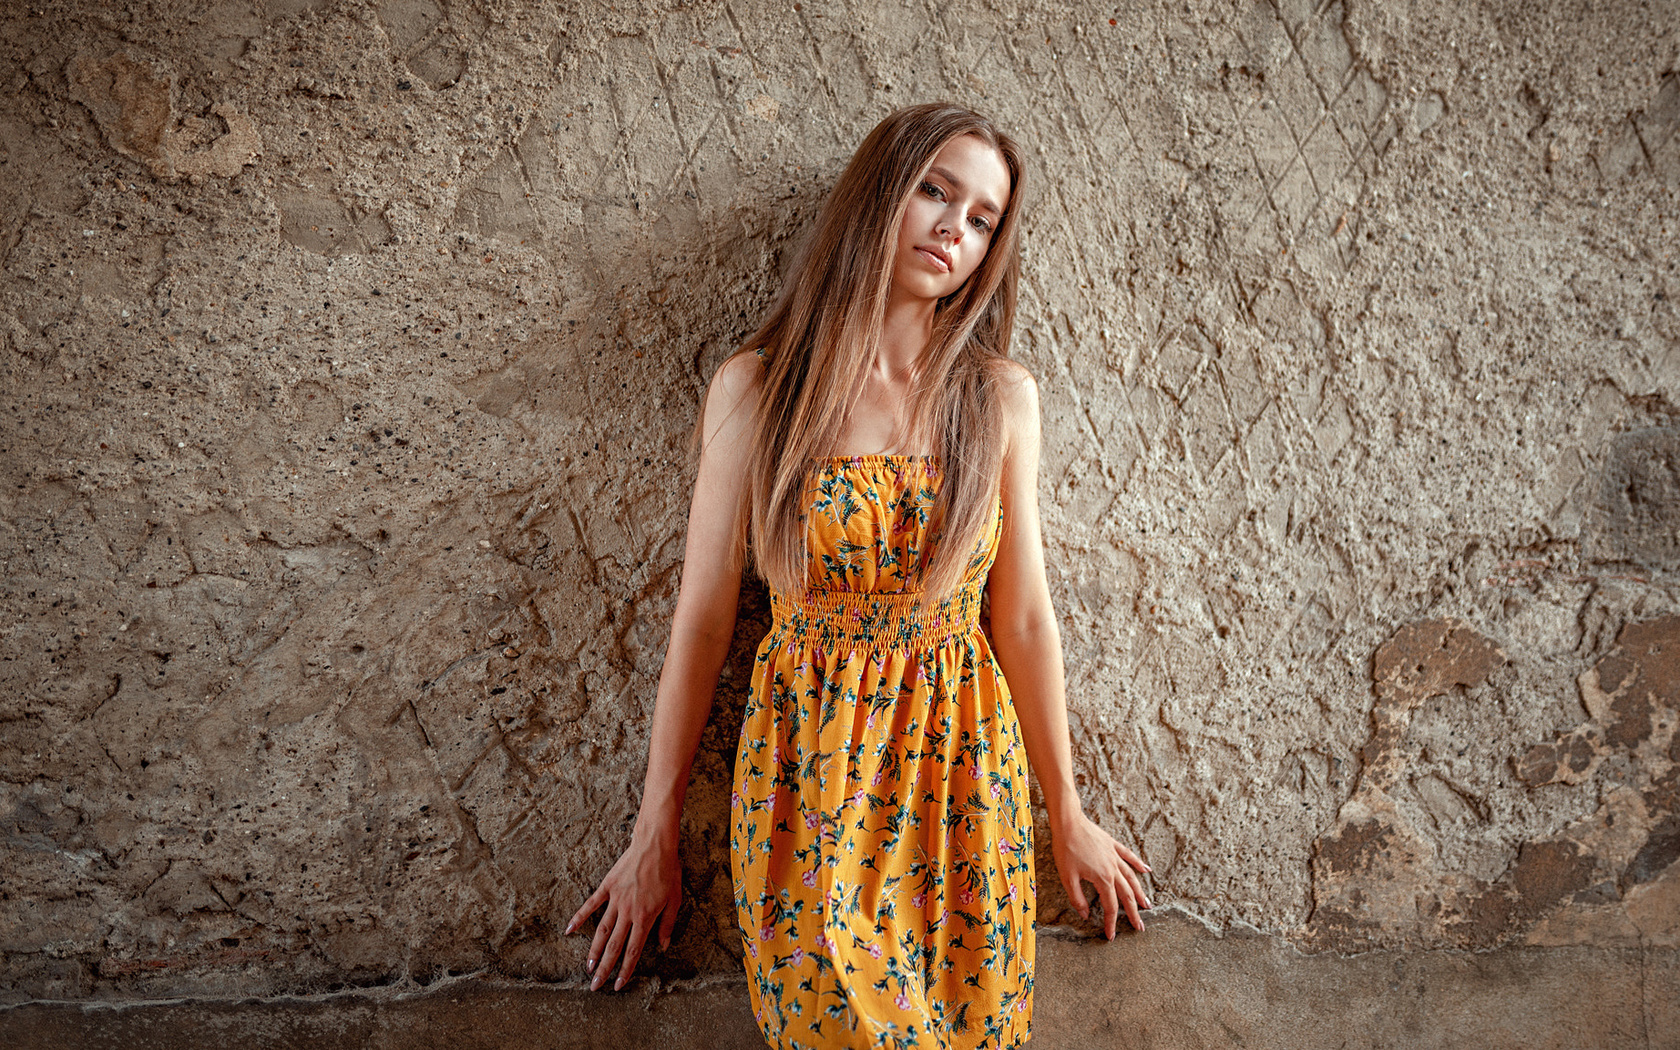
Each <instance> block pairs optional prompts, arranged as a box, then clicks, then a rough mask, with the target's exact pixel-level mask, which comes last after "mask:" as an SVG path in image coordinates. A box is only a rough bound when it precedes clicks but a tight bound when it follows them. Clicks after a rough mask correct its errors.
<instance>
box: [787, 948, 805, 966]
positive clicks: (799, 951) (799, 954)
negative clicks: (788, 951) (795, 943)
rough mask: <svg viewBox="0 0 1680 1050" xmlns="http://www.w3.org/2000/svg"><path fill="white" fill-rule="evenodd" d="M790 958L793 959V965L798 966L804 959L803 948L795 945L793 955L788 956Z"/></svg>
mask: <svg viewBox="0 0 1680 1050" xmlns="http://www.w3.org/2000/svg"><path fill="white" fill-rule="evenodd" d="M790 958H791V959H792V960H793V965H795V966H798V965H799V964H800V963H802V962H804V961H805V949H803V948H797V947H796V948H794V949H793V955H792V956H790Z"/></svg>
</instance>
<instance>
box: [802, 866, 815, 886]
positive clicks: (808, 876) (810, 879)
mask: <svg viewBox="0 0 1680 1050" xmlns="http://www.w3.org/2000/svg"><path fill="white" fill-rule="evenodd" d="M799 881H800V882H803V883H804V884H805V885H806V886H807V887H810V886H815V885H816V884H817V869H816V868H812V869H811V870H810V871H807V872H806V873H805V874H804V876H803V877H802V878H800V880H799Z"/></svg>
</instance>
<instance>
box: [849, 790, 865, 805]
mask: <svg viewBox="0 0 1680 1050" xmlns="http://www.w3.org/2000/svg"><path fill="white" fill-rule="evenodd" d="M867 797H868V796H867V795H866V794H865V792H864V790H863V789H862V788H858V790H857V793H856V794H854V795H853V796H852V805H854V806H861V805H863V800H864V799H865V798H867Z"/></svg>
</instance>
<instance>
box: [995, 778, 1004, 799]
mask: <svg viewBox="0 0 1680 1050" xmlns="http://www.w3.org/2000/svg"><path fill="white" fill-rule="evenodd" d="M1001 794H1003V785H1001V784H999V783H998V782H997V781H995V780H994V781H992V797H993V798H997V797H998V796H999V795H1001Z"/></svg>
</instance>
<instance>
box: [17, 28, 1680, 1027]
mask: <svg viewBox="0 0 1680 1050" xmlns="http://www.w3.org/2000/svg"><path fill="white" fill-rule="evenodd" d="M1677 27H1680V5H1676V4H1674V3H1672V2H1661V3H1643V4H1641V3H1635V2H1632V0H1624V2H1619V3H1611V4H1586V3H1578V4H1568V3H1561V2H1559V3H1529V2H1521V3H1519V2H1515V0H1506V2H1489V3H1480V4H1476V3H1462V2H1456V0H1454V2H1448V0H1440V2H1435V0H1417V2H1414V3H1409V4H1402V3H1382V4H1376V3H1362V2H1361V3H1347V2H1344V0H1331V2H1329V3H1313V2H1309V0H1303V2H1287V3H1281V4H1279V5H1272V4H1267V3H1250V2H1243V3H1237V4H1227V3H1218V2H1210V0H1193V2H1190V3H1185V4H1174V5H1161V6H1153V7H1147V8H1146V7H1144V6H1142V5H1120V6H1119V7H1099V6H1094V5H1086V6H1062V5H1059V4H1048V3H1041V4H1035V5H1022V4H1015V3H1011V2H991V3H970V2H964V0H957V2H954V3H950V4H946V3H939V4H932V3H927V4H917V5H912V6H904V7H896V6H894V7H888V8H883V9H879V10H877V9H875V8H874V7H872V6H870V5H850V4H842V3H832V2H829V0H802V2H801V3H798V4H793V3H777V4H770V3H720V2H713V0H701V2H698V3H693V4H688V5H683V6H680V7H677V8H660V7H653V6H646V7H639V6H636V5H635V4H632V3H620V4H617V5H614V6H611V7H608V6H606V5H604V4H592V3H578V4H562V3H558V2H535V0H533V2H522V3H513V2H507V3H490V2H482V3H478V2H475V3H467V2H460V3H456V2H445V0H387V2H374V3H367V2H353V0H342V2H341V0H226V2H221V3H212V2H208V0H206V2H199V3H189V2H165V0H158V2H154V3H149V4H148V3H135V4H128V5H106V4H94V3H85V2H83V3H77V2H73V0H59V2H55V0H37V2H35V3H32V4H29V5H18V4H14V5H8V6H6V7H5V9H4V10H3V11H0V83H4V85H5V90H4V92H3V94H0V173H3V174H0V362H3V367H4V372H3V380H0V384H3V385H0V420H3V424H0V502H3V504H4V515H3V518H4V521H3V523H0V530H3V533H0V537H3V538H0V613H3V619H0V623H3V624H4V628H3V630H4V643H3V646H0V669H3V670H0V674H3V676H4V678H3V681H0V871H4V872H5V876H4V879H3V880H0V995H3V996H4V997H5V998H6V1001H9V1002H12V1003H21V1002H26V1001H30V1000H40V999H73V1000H75V999H104V1000H129V999H136V998H143V997H155V996H175V995H194V996H209V997H215V996H236V995H237V996H246V995H274V994H289V993H304V992H319V991H325V990H331V989H335V988H337V989H342V988H365V987H373V986H384V987H389V988H398V989H412V988H417V987H420V986H424V985H428V984H431V983H433V982H435V981H438V980H439V979H443V978H447V977H448V976H450V975H452V974H462V973H480V974H486V975H491V976H494V977H497V978H514V979H521V978H537V979H541V980H544V981H561V982H575V981H577V980H578V979H579V978H580V977H581V962H582V956H583V948H584V942H583V941H582V940H581V939H577V938H573V939H563V938H561V937H560V936H559V927H560V926H561V925H562V924H563V922H564V920H565V918H566V917H568V916H569V914H570V912H571V910H572V909H573V908H574V907H575V906H576V904H577V902H578V901H580V900H581V898H582V896H583V895H584V894H585V893H586V892H587V891H588V889H589V888H590V887H592V886H593V884H594V883H595V881H596V880H597V879H598V878H599V876H600V875H601V874H602V873H603V872H604V871H605V870H606V867H607V866H608V864H609V863H610V861H611V859H612V858H613V856H615V855H616V853H617V851H618V850H619V849H620V848H621V847H622V846H623V844H624V842H625V841H626V836H627V833H628V829H629V826H630V822H631V821H632V819H633V817H634V813H635V808H636V803H637V792H638V788H639V785H640V780H641V772H642V761H643V756H644V754H645V747H646V740H647V730H648V721H649V715H650V714H651V708H652V699H653V691H654V680H655V675H656V673H657V670H658V667H659V664H660V659H661V656H662V653H663V646H664V644H665V636H666V630H667V620H668V617H669V614H670V611H671V608H672V602H673V599H674V592H675V587H676V582H677V575H678V570H679V566H680V559H681V555H682V526H683V520H684V512H685V509H686V502H687V498H688V485H689V478H690V471H691V460H690V446H689V438H690V430H691V427H692V425H693V421H694V419H695V414H696V409H697V404H698V398H699V395H700V393H701V391H702V390H703V387H704V383H705V381H706V379H707V378H708V377H709V376H710V373H711V371H712V369H713V368H714V367H715V366H716V364H717V363H718V362H719V361H720V360H721V359H722V358H723V357H724V356H725V355H726V354H727V353H729V352H730V351H731V350H732V348H733V347H734V346H735V345H736V344H737V342H738V340H739V339H740V338H741V337H742V336H743V335H745V334H746V333H747V332H748V331H750V330H751V329H752V327H754V325H755V323H756V321H757V319H758V318H759V316H760V314H761V312H762V310H763V309H764V307H765V305H766V303H767V301H768V298H769V296H770V295H771V294H772V292H773V290H774V288H775V286H776V284H777V278H778V274H779V272H780V267H781V266H782V265H783V262H784V260H785V259H786V258H787V256H788V253H789V251H790V249H791V247H792V246H793V245H794V244H795V243H796V242H797V238H798V236H799V235H800V233H801V232H802V231H803V229H804V228H805V226H806V223H807V221H808V219H809V218H810V216H811V215H812V214H813V213H814V210H815V208H816V207H817V205H818V204H819V202H820V200H821V196H822V194H823V192H824V191H825V189H826V188H827V187H828V185H829V184H830V183H831V181H832V180H833V178H834V177H835V175H836V174H837V172H838V170H839V168H840V166H841V165H842V164H843V163H844V161H845V159H846V158H847V156H848V155H849V154H850V152H851V150H852V149H853V148H854V147H855V145H856V144H857V142H858V141H859V140H860V139H861V137H862V136H863V134H864V133H865V132H866V131H867V130H868V128H869V127H870V126H871V125H872V124H873V123H874V122H875V121H876V120H878V119H879V118H880V117H881V116H882V115H884V114H885V113H886V112H887V111H889V110H890V109H891V108H893V107H895V106H897V105H900V104H902V103H905V102H909V101H914V100H923V99H927V98H933V97H949V98H954V99H957V100H960V101H963V102H967V103H970V104H972V105H975V106H977V107H979V108H981V109H983V110H985V111H986V112H988V113H990V114H992V115H993V116H994V117H995V118H996V119H997V120H998V121H999V122H1000V123H1001V124H1002V125H1003V126H1004V127H1006V128H1007V129H1010V130H1011V131H1012V132H1013V133H1015V134H1016V135H1017V137H1019V138H1020V139H1021V140H1023V141H1024V142H1025V143H1026V144H1027V146H1028V152H1029V154H1030V156H1031V157H1032V159H1033V161H1034V164H1035V175H1036V176H1037V183H1036V184H1037V189H1036V192H1035V193H1034V194H1033V195H1032V199H1031V200H1030V201H1029V202H1028V207H1029V209H1030V215H1029V218H1028V219H1027V224H1026V262H1027V279H1026V284H1025V287H1024V289H1023V303H1022V306H1023V309H1022V316H1021V321H1020V327H1019V330H1018V334H1017V343H1016V347H1017V356H1018V357H1019V358H1020V359H1021V360H1022V361H1024V362H1025V363H1026V364H1027V365H1028V366H1029V367H1030V368H1031V369H1032V370H1033V371H1034V373H1035V374H1036V375H1037V376H1038V377H1039V381H1040V384H1041V389H1042V392H1043V401H1044V406H1045V413H1046V418H1045V426H1046V455H1045V462H1044V464H1043V470H1042V479H1041V494H1042V498H1043V501H1044V508H1045V532H1046V539H1047V543H1048V545H1049V552H1048V553H1049V561H1050V564H1051V575H1052V586H1053V588H1054V593H1055V597H1056V600H1057V602H1058V609H1059V612H1060V614H1061V617H1062V626H1063V632H1064V640H1065V644H1066V650H1067V658H1068V665H1069V678H1070V695H1069V704H1070V708H1071V713H1072V721H1073V726H1074V751H1075V762H1076V767H1077V772H1078V777H1079V781H1080V785H1081V788H1082V791H1083V795H1084V798H1085V801H1086V805H1087V808H1088V809H1089V810H1090V811H1091V812H1093V813H1094V815H1096V816H1097V817H1098V818H1099V819H1100V820H1101V821H1102V822H1103V823H1104V824H1105V825H1106V826H1108V827H1109V828H1111V829H1112V830H1113V831H1114V832H1115V833H1117V834H1118V835H1120V836H1121V837H1122V838H1124V839H1126V840H1129V841H1131V842H1133V843H1135V844H1137V845H1138V846H1139V848H1140V849H1141V850H1142V851H1143V852H1144V853H1145V854H1146V856H1147V857H1148V858H1149V859H1150V861H1151V862H1152V863H1153V865H1154V868H1155V872H1156V876H1155V879H1156V881H1155V884H1154V889H1153V899H1154V900H1155V901H1156V902H1157V903H1166V902H1172V903H1174V904H1175V905H1177V906H1179V907H1181V908H1183V909H1184V910H1185V911H1186V912H1188V913H1189V914H1191V915H1194V916H1196V917H1198V918H1200V919H1202V920H1205V921H1206V922H1209V923H1212V924H1213V925H1214V926H1215V927H1216V928H1225V927H1227V926H1231V925H1232V924H1240V925H1238V926H1237V927H1236V928H1239V929H1247V928H1248V927H1253V928H1254V929H1256V930H1258V931H1259V933H1260V935H1261V936H1262V937H1264V938H1270V939H1271V943H1272V944H1273V947H1272V948H1271V949H1268V950H1269V951H1272V952H1273V953H1274V955H1275V958H1276V959H1277V960H1280V961H1278V962H1277V965H1278V966H1279V967H1282V968H1284V969H1287V968H1288V967H1289V966H1301V967H1308V966H1310V967H1330V968H1331V970H1334V968H1335V967H1336V966H1337V965H1345V966H1347V967H1351V968H1355V969H1356V968H1357V967H1358V966H1361V965H1363V964H1360V963H1358V962H1357V961H1356V960H1354V959H1350V958H1347V957H1346V953H1350V952H1359V951H1365V950H1371V949H1378V950H1381V951H1383V952H1385V953H1392V954H1393V955H1394V957H1395V958H1398V959H1405V958H1409V957H1410V955H1409V954H1408V953H1437V955H1438V953H1440V952H1443V951H1446V952H1449V954H1450V952H1451V951H1453V950H1469V949H1476V950H1492V949H1499V950H1500V951H1501V952H1503V953H1504V954H1502V955H1501V956H1500V958H1509V959H1513V960H1517V961H1516V962H1513V963H1511V965H1512V966H1515V967H1518V971H1516V972H1522V971H1521V967H1523V966H1531V967H1532V968H1533V972H1534V973H1536V974H1539V973H1542V972H1548V973H1549V972H1552V971H1553V970H1555V969H1556V968H1557V967H1560V966H1564V965H1565V963H1564V962H1560V961H1559V960H1566V959H1568V958H1573V956H1569V955H1568V954H1567V953H1569V952H1580V951H1589V950H1590V951H1596V952H1612V953H1614V952H1620V953H1623V954H1622V955H1620V956H1617V958H1624V959H1634V960H1638V961H1639V966H1640V967H1642V968H1644V969H1649V968H1650V967H1658V968H1659V969H1660V968H1661V967H1668V968H1669V970H1667V971H1664V972H1672V968H1673V959H1674V953H1675V949H1676V946H1677V945H1680V920H1677V918H1676V915H1677V913H1680V906H1677V904H1676V894H1677V893H1680V890H1677V888H1676V887H1677V886H1680V872H1677V871H1676V868H1675V866H1674V862H1675V860H1676V858H1677V856H1680V738H1677V737H1676V732H1675V728H1676V720H1677V717H1680V319H1677V316H1676V310H1675V306H1676V297H1677V296H1680V278H1677V275H1676V264H1677V260H1676V259H1675V251H1676V249H1675V245H1676V243H1680V232H1677V231H1680V134H1677V130H1680V75H1677V68H1680V33H1677V31H1676V30H1677ZM766 622H767V612H766V608H765V602H764V599H763V595H762V593H761V592H759V591H756V590H754V591H751V592H749V594H748V595H747V598H746V601H745V604H744V607H743V617H742V623H741V626H740V629H739V631H738V632H737V639H736V647H735V651H734V653H733V655H732V657H731V659H730V662H729V665H728V668H727V670H726V672H725V675H724V680H723V684H722V687H721V690H720V693H719V703H718V705H717V709H716V712H715V717H714V719H713V722H712V724H711V726H710V727H709V728H708V730H707V732H706V736H705V740H704V743H703V747H702V753H701V755H700V758H699V760H698V763H697V766H696V783H695V789H694V791H693V793H692V794H691V796H690V804H689V810H688V814H687V817H686V823H685V829H684V834H685V849H686V856H685V879H686V889H687V892H688V894H689V905H688V908H687V910H686V912H685V914H684V918H683V920H682V922H681V924H680V926H679V929H678V936H677V939H676V942H675V944H674V945H673V948H672V950H671V951H670V952H669V953H666V954H664V955H661V956H659V957H657V958H650V959H649V960H648V961H647V962H646V963H645V965H644V971H645V972H646V973H648V974H650V975H658V976H659V977H660V978H661V980H664V981H670V980H678V979H697V980H704V979H710V978H713V977H720V976H721V975H727V974H731V973H733V972H735V970H736V966H737V963H736V955H737V951H738V940H737V937H736V934H735V932H734V928H733V921H734V920H733V913H732V910H731V906H730V890H729V873H728V866H727V855H726V850H725V841H726V839H725V836H724V835H723V833H722V828H723V824H724V820H725V816H726V799H727V786H726V785H727V782H728V775H729V763H730V761H731V758H732V754H733V747H734V741H735V734H736V730H737V726H738V724H739V717H740V709H741V703H742V689H743V686H742V683H743V681H744V680H745V676H746V673H747V667H748V660H749V657H750V652H751V649H752V647H753V645H754V644H755V643H756V641H757V639H758V637H759V636H760V634H761V633H762V632H763V630H764V629H765V626H766ZM1040 862H1041V864H1043V865H1044V866H1045V874H1044V876H1043V877H1041V879H1040V886H1041V890H1042V891H1043V894H1042V896H1043V905H1044V910H1043V921H1044V922H1045V923H1047V924H1056V923H1064V924H1071V925H1073V926H1075V927H1077V926H1078V920H1077V918H1076V917H1075V916H1073V914H1072V912H1071V910H1069V909H1068V908H1067V904H1066V901H1065V898H1063V897H1062V896H1061V891H1060V889H1059V887H1058V886H1057V879H1056V878H1055V877H1054V876H1053V874H1052V872H1051V870H1050V861H1049V856H1048V853H1046V854H1045V855H1044V856H1041V857H1040ZM1153 936H1156V935H1155V933H1154V932H1153V931H1152V932H1151V933H1147V934H1145V935H1144V937H1145V938H1146V939H1147V938H1150V937H1153ZM1163 936H1165V935H1163ZM1210 943H1212V944H1213V945H1215V947H1213V948H1209V949H1207V951H1208V952H1212V953H1213V954H1214V955H1215V956H1217V955H1218V952H1219V951H1222V950H1223V949H1221V948H1219V947H1218V946H1220V945H1226V944H1228V943H1236V942H1229V941H1227V940H1217V939H1216V940H1214V941H1212V942H1210ZM1152 950H1153V949H1143V948H1140V947H1138V945H1137V942H1136V941H1130V942H1127V943H1125V944H1121V945H1115V946H1108V947H1106V948H1104V949H1102V950H1101V951H1100V952H1094V953H1092V954H1091V956H1090V958H1089V960H1088V961H1087V962H1086V963H1083V964H1082V965H1085V966H1086V967H1087V968H1088V969H1090V971H1091V972H1090V973H1088V974H1086V976H1084V977H1082V978H1081V980H1082V981H1097V982H1099V983H1100V981H1101V980H1104V979H1107V980H1114V981H1117V980H1119V979H1120V978H1121V977H1122V976H1123V975H1124V973H1125V967H1126V966H1127V965H1128V963H1127V961H1126V960H1127V959H1128V958H1131V955H1130V954H1129V953H1135V952H1138V951H1152ZM1198 951H1201V950H1200V949H1198ZM1557 953H1564V954H1557ZM1204 954H1205V953H1204ZM1437 955H1429V956H1428V957H1429V958H1436V957H1437ZM1202 957H1203V955H1195V956H1192V957H1191V958H1202ZM1269 957H1272V956H1269ZM1387 957H1388V956H1387V955H1385V956H1384V958H1387ZM1418 958H1419V959H1423V958H1425V956H1424V955H1419V956H1418ZM1465 958H1474V957H1471V956H1466V957H1465ZM1289 960H1294V962H1290V961H1289ZM1337 960H1341V962H1340V963H1338V962H1337ZM1522 960H1529V962H1526V963H1525V962H1522ZM1418 965H1423V963H1421V962H1420V963H1419V964H1418ZM1630 965H1631V964H1630ZM1105 967H1107V968H1108V969H1106V970H1105V969H1104V968H1105ZM1548 968H1551V969H1548ZM1315 972H1316V971H1315ZM1326 972H1330V971H1326ZM1348 972H1349V973H1353V972H1354V970H1353V969H1350V970H1349V971H1348ZM1361 972H1362V971H1361ZM1642 972H1643V970H1642ZM1653 972H1654V971H1653ZM1105 973H1106V974H1107V977H1106V978H1104V977H1103V976H1102V975H1103V974H1105ZM1349 979H1350V980H1351V979H1352V978H1351V977H1350V978H1349ZM1466 979H1467V980H1468V979H1469V978H1466ZM1372 981H1373V982H1376V983H1373V984H1372V985H1371V988H1372V989H1373V991H1372V993H1371V994H1372V995H1376V996H1378V998H1379V999H1380V997H1381V995H1382V989H1383V988H1385V987H1387V985H1386V984H1384V983H1382V982H1381V981H1378V979H1377V978H1375V977H1373V978H1372ZM1510 986H1511V987H1517V988H1521V987H1530V988H1532V989H1536V991H1534V994H1535V995H1537V996H1538V995H1542V994H1549V993H1544V992H1543V991H1541V989H1544V988H1546V987H1550V986H1549V985H1547V984H1546V983H1545V982H1543V981H1535V982H1530V983H1528V984H1524V983H1523V982H1521V981H1516V982H1512V983H1511V984H1510ZM1502 987H1504V986H1502ZM1392 994H1393V995H1395V996H1401V995H1404V994H1406V993H1404V991H1403V990H1400V989H1398V988H1396V989H1394V990H1393V991H1392ZM1513 1002H1516V1004H1517V1005H1516V1006H1514V1007H1513V1009H1516V1010H1519V1011H1520V1009H1521V1008H1522V1007H1521V1003H1520V1001H1517V1000H1513ZM19 1016H21V1015H19ZM602 1016H603V1017H604V1016H606V1015H604V1014H603V1015H602ZM1642 1031H1644V1032H1645V1038H1646V1039H1647V1040H1649V1038H1650V1032H1649V1029H1648V1028H1647V1029H1642ZM1163 1045H1165V1044H1163ZM1186 1045H1189V1044H1186Z"/></svg>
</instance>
